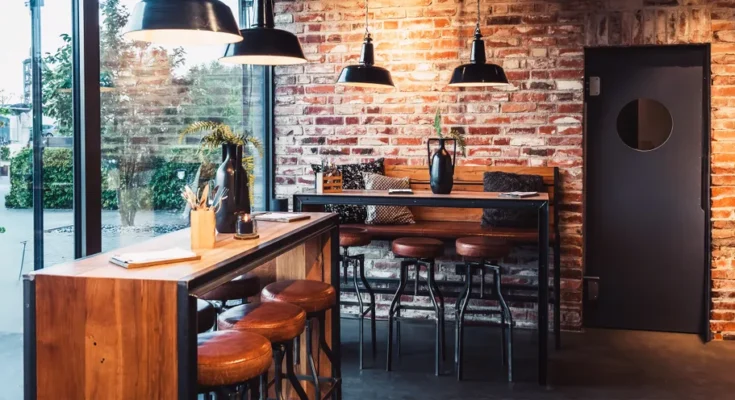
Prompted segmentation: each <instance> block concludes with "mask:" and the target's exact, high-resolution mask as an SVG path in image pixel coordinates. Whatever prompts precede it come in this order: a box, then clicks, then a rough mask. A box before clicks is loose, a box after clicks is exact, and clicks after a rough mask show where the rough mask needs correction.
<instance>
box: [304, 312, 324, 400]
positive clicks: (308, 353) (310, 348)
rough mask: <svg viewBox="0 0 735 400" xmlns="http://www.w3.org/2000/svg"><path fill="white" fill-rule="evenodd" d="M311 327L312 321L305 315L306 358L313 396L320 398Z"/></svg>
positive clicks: (318, 399)
mask: <svg viewBox="0 0 735 400" xmlns="http://www.w3.org/2000/svg"><path fill="white" fill-rule="evenodd" d="M312 328H313V321H312V319H311V318H308V317H307V320H306V358H307V359H308V365H309V370H310V371H311V377H312V382H313V384H314V398H315V399H317V400H321V398H322V397H321V388H320V386H319V372H318V371H319V370H317V368H316V362H314V351H313V345H312V333H313V331H312Z"/></svg>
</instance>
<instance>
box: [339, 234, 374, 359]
mask: <svg viewBox="0 0 735 400" xmlns="http://www.w3.org/2000/svg"><path fill="white" fill-rule="evenodd" d="M370 242H372V238H371V237H370V234H369V233H368V231H367V229H362V228H349V227H340V228H339V245H340V246H341V247H342V249H343V250H342V267H343V268H344V275H343V277H344V282H345V283H347V268H348V267H349V265H350V264H352V282H353V284H354V285H355V294H357V304H358V307H359V308H360V314H358V320H359V325H360V328H359V329H360V331H359V336H358V337H359V339H358V341H359V342H360V369H363V367H364V363H363V356H362V352H363V347H364V339H363V321H364V320H365V315H366V314H367V313H370V340H371V343H372V351H373V361H375V354H376V352H377V350H376V342H375V331H376V329H375V293H374V292H373V289H372V288H371V287H370V284H369V283H368V281H367V279H366V278H365V254H354V255H350V254H349V248H350V247H359V246H367V245H369V244H370ZM358 276H359V278H360V281H361V282H362V285H363V286H364V287H365V291H366V292H367V293H368V295H369V296H370V304H369V305H368V307H367V309H365V308H364V305H363V301H362V294H361V292H360V286H359V285H358V282H357V279H358Z"/></svg>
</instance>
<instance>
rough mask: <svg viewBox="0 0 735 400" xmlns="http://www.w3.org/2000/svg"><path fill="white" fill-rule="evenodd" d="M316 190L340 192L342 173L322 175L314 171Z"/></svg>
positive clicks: (320, 192) (319, 191)
mask: <svg viewBox="0 0 735 400" xmlns="http://www.w3.org/2000/svg"><path fill="white" fill-rule="evenodd" d="M316 192H317V193H318V194H322V193H341V192H342V175H337V176H324V174H323V173H322V172H317V173H316Z"/></svg>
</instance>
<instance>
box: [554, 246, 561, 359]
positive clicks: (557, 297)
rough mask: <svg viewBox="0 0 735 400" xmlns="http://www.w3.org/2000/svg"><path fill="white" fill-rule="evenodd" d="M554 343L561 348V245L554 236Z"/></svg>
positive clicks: (557, 347)
mask: <svg viewBox="0 0 735 400" xmlns="http://www.w3.org/2000/svg"><path fill="white" fill-rule="evenodd" d="M554 345H555V347H556V349H557V350H559V349H561V246H560V245H559V235H558V234H557V235H556V237H555V238H554Z"/></svg>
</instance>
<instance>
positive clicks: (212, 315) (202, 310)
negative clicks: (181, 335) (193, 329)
mask: <svg viewBox="0 0 735 400" xmlns="http://www.w3.org/2000/svg"><path fill="white" fill-rule="evenodd" d="M216 319H217V310H216V309H215V308H214V306H213V305H212V303H210V302H208V301H206V300H202V299H197V333H202V332H206V331H208V330H210V329H211V328H212V327H213V326H214V321H215V320H216Z"/></svg>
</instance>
